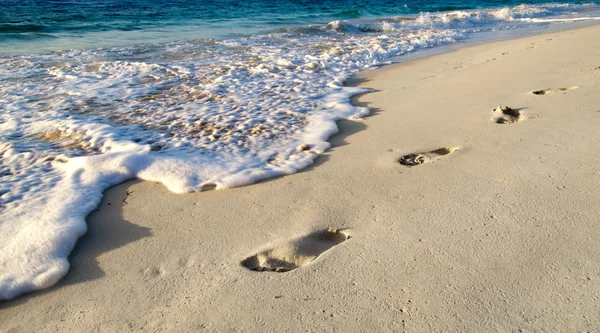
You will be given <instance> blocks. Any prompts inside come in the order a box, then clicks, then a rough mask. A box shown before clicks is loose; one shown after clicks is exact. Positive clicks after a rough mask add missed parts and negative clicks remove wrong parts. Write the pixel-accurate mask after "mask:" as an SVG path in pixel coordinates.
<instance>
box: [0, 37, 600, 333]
mask: <svg viewBox="0 0 600 333" xmlns="http://www.w3.org/2000/svg"><path fill="white" fill-rule="evenodd" d="M598 36H600V26H599V25H595V26H590V27H586V28H582V29H577V30H566V31H561V32H555V33H551V34H544V35H536V36H531V37H526V38H520V39H513V40H506V41H498V42H492V43H486V44H482V45H475V46H467V47H463V48H458V49H457V50H455V51H453V52H450V53H445V54H441V55H436V56H433V57H428V58H424V59H418V60H414V61H410V62H407V63H400V64H396V65H390V66H385V67H382V68H379V69H376V70H370V71H366V72H362V73H360V74H359V75H358V76H356V77H354V78H353V79H351V80H349V81H348V82H347V85H354V86H360V87H364V88H368V89H372V90H373V92H371V93H367V94H364V95H360V96H357V97H355V98H354V100H353V102H354V104H355V105H358V106H363V107H368V108H370V115H368V116H366V117H365V118H362V119H357V120H341V121H338V126H339V128H340V132H339V133H338V134H336V135H334V136H332V137H331V138H330V139H329V142H330V143H331V146H332V147H331V148H330V149H329V150H327V151H326V152H324V153H323V154H321V155H320V156H319V157H318V158H317V159H316V160H315V163H314V164H313V165H312V166H310V167H308V168H306V169H304V170H302V171H301V172H298V173H296V174H292V175H286V176H282V177H278V178H273V179H267V180H264V181H261V182H260V183H257V184H254V185H250V186H243V187H237V188H231V189H224V190H213V191H207V192H202V193H190V194H175V193H172V192H170V191H168V190H167V189H166V188H165V187H164V186H163V185H161V184H157V183H153V182H142V181H137V180H136V181H128V182H125V183H123V184H120V185H117V186H114V187H112V188H110V189H109V190H107V191H106V192H105V193H104V197H103V199H102V202H101V203H100V206H99V207H98V209H97V210H96V211H94V212H93V213H92V214H90V215H89V216H88V218H87V220H86V222H87V225H88V231H87V233H86V234H85V235H84V236H83V237H82V238H80V239H79V241H78V243H77V245H76V246H75V249H74V250H73V252H72V254H71V256H70V258H69V261H70V264H71V268H70V270H69V273H68V275H67V276H66V277H64V278H63V279H62V280H61V281H60V282H58V284H56V285H55V286H53V287H51V288H49V289H46V290H42V291H37V292H34V293H30V294H26V295H23V296H21V297H18V298H16V299H14V300H10V301H5V302H3V303H0V330H1V331H6V332H31V331H36V332H50V331H60V332H81V331H88V332H128V331H138V330H146V331H150V332H163V331H173V332H196V331H203V330H204V331H208V332H227V331H230V332H259V331H260V332H299V331H306V332H330V331H335V332H386V331H390V332H404V331H405V332H432V331H435V332H441V331H461V332H464V331H471V332H495V331H498V332H507V331H523V332H539V331H550V332H557V331H569V332H573V331H595V330H598V329H599V328H600V309H599V307H600V305H599V304H600V302H599V301H600V244H599V243H598V241H597V239H599V237H600V228H598V216H600V214H599V213H600V199H599V198H600V187H599V186H598V184H599V182H600V167H599V165H600V156H599V155H598V154H596V150H597V149H596V148H597V147H598V145H599V144H600V104H598V101H600V51H599V50H600V38H598ZM533 92H536V93H533ZM506 106H508V107H510V109H506ZM498 107H500V108H498ZM502 107H504V111H506V113H503V108H502ZM494 110H496V111H494ZM515 110H516V112H518V113H515ZM499 119H502V120H499ZM411 154H417V155H416V156H415V155H411ZM399 161H403V162H405V164H413V166H407V165H403V164H401V163H399ZM329 228H333V229H331V230H330V229H329ZM328 230H329V231H328ZM257 254H259V255H258V256H255V255H257ZM265 256H266V258H267V259H273V260H283V258H288V259H289V258H295V257H304V259H303V260H299V261H298V265H299V266H300V267H298V268H297V269H293V270H291V271H288V272H274V271H271V269H270V268H271V267H266V266H265V264H264V263H263V264H261V260H263V259H264V258H265ZM315 256H316V259H315V260H312V261H311V258H312V257H315ZM247 258H250V260H248V261H245V260H246V259H247ZM306 258H308V259H306ZM242 262H244V263H245V265H243V264H242ZM256 265H258V266H256ZM260 265H263V266H264V268H265V270H264V271H260V270H261V266H260ZM246 266H248V267H246ZM248 268H251V269H248ZM292 268H293V267H292ZM286 270H287V269H286Z"/></svg>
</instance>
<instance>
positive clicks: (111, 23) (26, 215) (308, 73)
mask: <svg viewBox="0 0 600 333" xmlns="http://www.w3.org/2000/svg"><path fill="white" fill-rule="evenodd" d="M500 5H502V6H500ZM598 7H599V5H598V3H545V4H535V3H530V4H517V3H510V4H509V5H507V2H502V3H498V2H493V1H490V2H488V3H485V4H482V3H481V2H479V3H477V4H476V3H475V2H473V3H471V2H451V1H447V2H444V3H439V2H438V3H429V2H418V1H412V2H411V1H408V2H398V1H375V0H372V1H318V2H317V1H275V0H272V1H258V2H241V1H233V0H222V1H183V0H182V1H172V2H163V1H161V2H158V1H149V2H139V1H92V0H88V1H77V2H63V1H5V0H0V8H2V9H3V10H2V11H1V12H0V155H1V156H2V159H1V161H0V299H10V298H13V297H15V296H18V295H20V294H22V293H25V292H29V291H32V290H37V289H41V288H45V287H48V286H50V285H52V284H54V283H56V282H57V281H58V280H59V279H60V278H61V277H62V276H64V275H65V274H66V273H67V271H68V268H69V263H68V261H67V257H68V255H69V253H70V252H71V250H72V248H73V246H74V244H75V242H76V240H77V238H78V237H80V236H81V235H82V234H83V233H85V231H86V224H85V216H86V215H87V214H88V213H89V212H91V211H92V210H93V209H95V208H96V207H97V205H98V204H99V202H100V199H101V197H102V191H103V190H105V189H106V188H107V187H109V186H111V185H115V184H117V183H120V182H123V181H125V180H127V179H131V178H140V179H145V180H152V181H157V182H162V183H163V184H164V185H165V186H167V187H168V188H169V189H170V190H171V191H174V192H177V193H184V192H192V191H202V190H203V189H204V188H207V187H211V188H212V187H214V186H216V188H217V189H223V188H228V187H235V186H241V185H246V184H251V183H253V182H256V181H257V180H260V179H264V178H268V177H273V176H277V175H283V174H290V173H294V172H297V171H298V170H301V169H302V168H304V167H306V166H308V165H310V164H311V163H312V162H313V160H314V159H315V158H316V157H317V156H318V155H319V154H320V153H322V152H324V151H325V150H326V149H327V148H328V147H329V143H328V142H327V138H328V137H329V136H330V135H332V134H334V133H336V132H337V126H336V123H335V122H336V121H337V120H340V119H349V118H358V117H361V116H364V115H366V114H368V109H366V108H359V107H354V106H352V105H350V103H349V100H350V97H351V96H353V95H355V94H358V93H361V92H365V90H363V89H358V88H350V87H345V86H344V82H345V80H346V79H347V78H348V77H350V76H351V75H352V74H353V73H356V72H358V71H361V70H365V69H368V68H372V67H376V66H380V65H383V64H387V63H389V62H390V59H391V58H392V57H395V56H399V55H403V54H407V53H410V52H413V51H415V50H419V49H424V48H431V47H435V46H439V45H447V44H451V43H456V42H458V41H463V40H468V39H469V38H472V37H474V36H477V35H478V34H481V33H483V32H486V33H493V32H497V31H504V30H518V29H525V28H531V27H540V26H547V25H549V24H565V22H572V21H575V20H592V19H597V17H594V16H591V14H590V13H592V12H590V10H593V9H597V8H598Z"/></svg>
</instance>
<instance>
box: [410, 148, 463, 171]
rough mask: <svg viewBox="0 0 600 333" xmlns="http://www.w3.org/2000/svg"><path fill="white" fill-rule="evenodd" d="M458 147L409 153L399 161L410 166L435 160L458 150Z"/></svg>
mask: <svg viewBox="0 0 600 333" xmlns="http://www.w3.org/2000/svg"><path fill="white" fill-rule="evenodd" d="M457 149H458V147H450V148H439V149H436V150H432V151H428V152H425V153H416V154H408V155H404V156H402V157H400V159H399V160H398V163H400V164H402V165H406V166H409V167H412V166H416V165H420V164H423V163H429V162H433V161H435V160H438V159H440V158H442V157H444V156H446V155H448V154H451V153H453V152H454V151H456V150H457Z"/></svg>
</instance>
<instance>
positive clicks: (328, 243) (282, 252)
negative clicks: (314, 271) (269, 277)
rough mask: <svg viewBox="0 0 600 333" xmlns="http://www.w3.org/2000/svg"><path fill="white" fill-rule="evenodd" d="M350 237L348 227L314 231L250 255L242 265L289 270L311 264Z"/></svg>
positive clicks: (278, 270)
mask: <svg viewBox="0 0 600 333" xmlns="http://www.w3.org/2000/svg"><path fill="white" fill-rule="evenodd" d="M349 238H350V235H349V233H348V230H347V229H342V230H339V229H335V228H329V229H327V230H321V231H317V232H313V233H311V234H308V235H306V236H303V237H300V238H296V239H292V240H290V241H288V242H285V243H283V244H280V245H278V246H275V247H273V248H270V249H267V250H264V251H261V252H259V253H257V254H255V255H253V256H251V257H248V258H246V259H244V260H243V261H242V266H244V267H246V268H248V269H251V270H253V271H259V272H280V273H283V272H289V271H292V270H294V269H296V268H300V267H302V266H306V265H308V264H310V263H311V262H312V261H313V260H315V259H317V257H318V256H320V255H321V254H323V253H325V252H326V251H328V250H329V249H331V248H332V247H334V246H336V245H338V244H340V243H342V242H344V241H346V240H348V239H349Z"/></svg>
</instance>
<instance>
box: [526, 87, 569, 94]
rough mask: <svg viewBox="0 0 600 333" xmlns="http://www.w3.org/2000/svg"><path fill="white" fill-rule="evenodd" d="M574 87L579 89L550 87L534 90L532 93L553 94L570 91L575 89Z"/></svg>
mask: <svg viewBox="0 0 600 333" xmlns="http://www.w3.org/2000/svg"><path fill="white" fill-rule="evenodd" d="M573 89H577V87H566V88H548V89H542V90H536V91H532V92H531V93H532V94H534V95H548V94H553V93H555V92H560V91H569V90H573Z"/></svg>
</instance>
